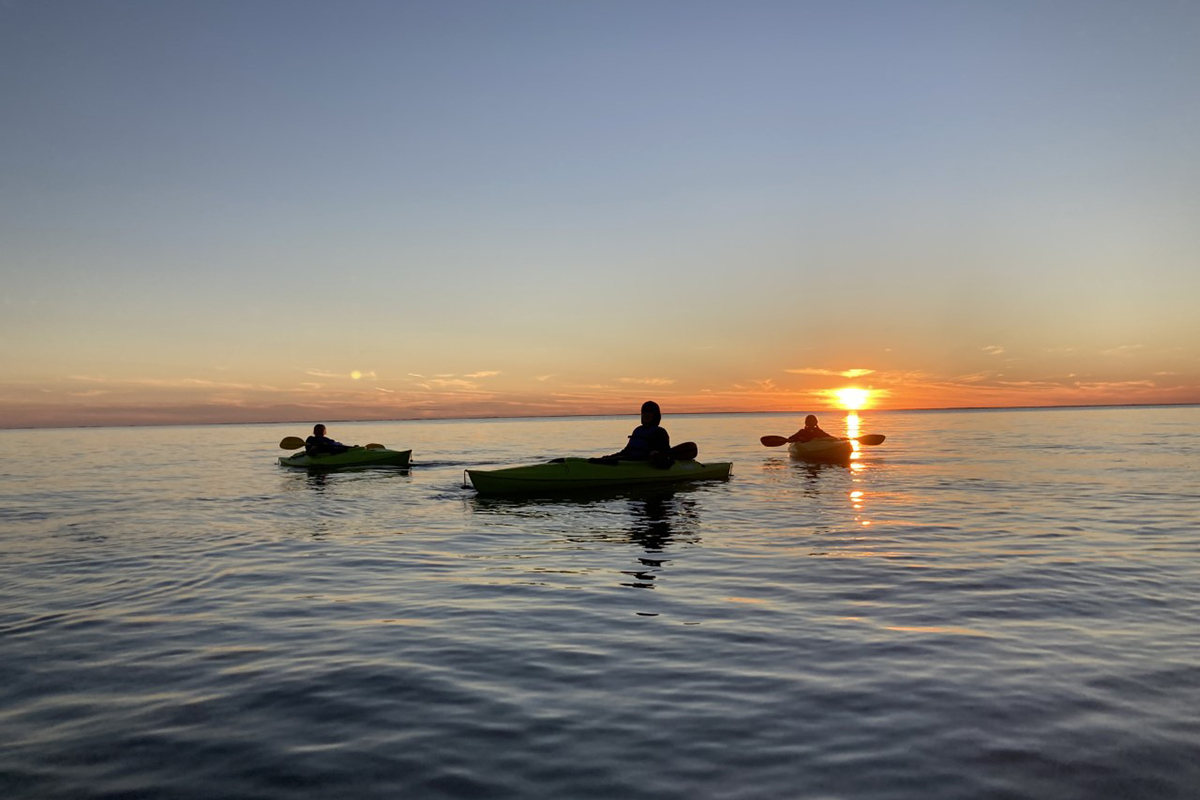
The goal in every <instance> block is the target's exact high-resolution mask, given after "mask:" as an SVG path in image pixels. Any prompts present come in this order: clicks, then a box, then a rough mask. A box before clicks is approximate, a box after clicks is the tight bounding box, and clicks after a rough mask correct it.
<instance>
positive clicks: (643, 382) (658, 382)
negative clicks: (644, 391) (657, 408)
mask: <svg viewBox="0 0 1200 800" xmlns="http://www.w3.org/2000/svg"><path fill="white" fill-rule="evenodd" d="M674 382H675V381H674V379H672V378H617V383H632V384H635V385H637V386H670V385H671V384H672V383H674Z"/></svg>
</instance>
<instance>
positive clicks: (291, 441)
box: [279, 436, 387, 450]
mask: <svg viewBox="0 0 1200 800" xmlns="http://www.w3.org/2000/svg"><path fill="white" fill-rule="evenodd" d="M301 447H304V440H303V439H301V438H300V437H299V436H285V437H283V441H281V442H280V443H279V449H281V450H299V449H300V448H301ZM363 447H364V448H366V449H367V450H386V449H387V448H386V447H384V446H383V445H381V444H379V443H378V442H371V443H370V444H364V445H363Z"/></svg>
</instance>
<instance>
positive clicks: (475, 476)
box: [467, 458, 733, 494]
mask: <svg viewBox="0 0 1200 800" xmlns="http://www.w3.org/2000/svg"><path fill="white" fill-rule="evenodd" d="M732 466H733V465H732V464H730V463H729V462H727V461H725V462H721V463H714V464H701V463H700V462H699V461H676V462H674V463H673V464H672V465H671V466H670V467H666V468H659V467H654V466H652V465H651V464H650V462H648V461H616V460H615V459H613V460H609V459H594V460H589V459H586V458H561V459H556V460H554V461H551V462H548V463H546V464H532V465H530V466H525V467H508V468H507V469H469V470H467V476H468V477H469V478H470V479H471V484H472V485H473V486H474V487H475V491H477V492H479V493H480V494H534V493H539V492H571V491H578V490H592V489H612V488H626V487H633V486H664V485H670V484H672V483H679V482H682V481H705V480H721V479H724V478H728V477H729V471H730V469H731V468H732Z"/></svg>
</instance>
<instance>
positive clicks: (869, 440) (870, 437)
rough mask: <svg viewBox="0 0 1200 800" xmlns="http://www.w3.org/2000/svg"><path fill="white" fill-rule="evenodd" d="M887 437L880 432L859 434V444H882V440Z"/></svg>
mask: <svg viewBox="0 0 1200 800" xmlns="http://www.w3.org/2000/svg"><path fill="white" fill-rule="evenodd" d="M886 438H887V437H886V436H884V435H883V434H882V433H868V434H867V435H866V436H859V437H858V442H859V444H883V440H884V439H886Z"/></svg>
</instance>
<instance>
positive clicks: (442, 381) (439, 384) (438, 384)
mask: <svg viewBox="0 0 1200 800" xmlns="http://www.w3.org/2000/svg"><path fill="white" fill-rule="evenodd" d="M421 385H422V386H424V387H425V388H426V389H466V390H474V389H478V388H479V384H477V383H472V382H471V381H464V380H462V379H460V378H434V379H433V380H430V381H427V382H426V383H424V384H421Z"/></svg>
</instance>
